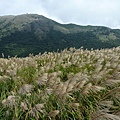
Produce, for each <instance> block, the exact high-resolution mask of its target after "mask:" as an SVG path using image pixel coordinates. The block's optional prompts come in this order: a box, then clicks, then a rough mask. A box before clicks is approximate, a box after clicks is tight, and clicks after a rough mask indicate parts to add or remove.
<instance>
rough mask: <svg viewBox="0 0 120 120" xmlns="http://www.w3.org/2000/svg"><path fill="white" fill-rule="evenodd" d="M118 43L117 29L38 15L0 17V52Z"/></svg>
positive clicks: (97, 46) (21, 52)
mask: <svg viewBox="0 0 120 120" xmlns="http://www.w3.org/2000/svg"><path fill="white" fill-rule="evenodd" d="M119 45H120V30H118V29H110V28H107V27H102V26H79V25H75V24H59V23H57V22H55V21H53V20H51V19H48V18H46V17H44V16H41V15H37V14H23V15H18V16H3V17H0V55H1V54H2V53H4V54H5V56H8V55H10V56H15V55H18V56H27V55H28V54H29V53H34V54H38V53H39V52H41V53H43V52H45V51H57V49H59V50H62V49H64V48H66V47H67V48H69V47H76V48H79V47H81V46H83V47H84V48H88V49H90V48H94V49H99V48H111V47H116V46H119Z"/></svg>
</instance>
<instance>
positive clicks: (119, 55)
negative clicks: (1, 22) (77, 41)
mask: <svg viewBox="0 0 120 120" xmlns="http://www.w3.org/2000/svg"><path fill="white" fill-rule="evenodd" d="M2 56H3V58H0V120H38V119H40V120H55V119H56V120H108V119H109V120H120V47H116V48H111V49H100V50H93V49H91V50H83V49H82V48H79V49H75V48H70V49H69V50H68V49H64V50H63V51H61V52H48V53H47V52H45V53H44V54H38V55H35V56H33V55H32V54H29V57H25V58H19V57H9V58H4V54H2Z"/></svg>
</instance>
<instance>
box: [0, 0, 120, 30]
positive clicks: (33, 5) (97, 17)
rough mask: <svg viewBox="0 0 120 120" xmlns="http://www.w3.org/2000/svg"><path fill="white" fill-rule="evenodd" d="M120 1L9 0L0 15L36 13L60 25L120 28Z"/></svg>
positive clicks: (0, 6)
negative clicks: (73, 24)
mask: <svg viewBox="0 0 120 120" xmlns="http://www.w3.org/2000/svg"><path fill="white" fill-rule="evenodd" d="M119 11H120V0H10V1H9V2H6V1H5V2H2V1H1V2H0V15H6V14H23V13H37V14H40V15H45V16H47V17H49V18H52V19H54V20H57V21H59V22H61V23H77V24H81V25H88V24H89V25H104V26H108V27H112V28H115V27H118V26H120V16H119Z"/></svg>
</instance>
